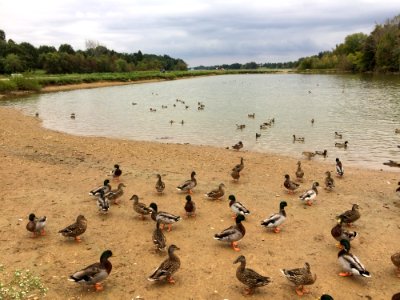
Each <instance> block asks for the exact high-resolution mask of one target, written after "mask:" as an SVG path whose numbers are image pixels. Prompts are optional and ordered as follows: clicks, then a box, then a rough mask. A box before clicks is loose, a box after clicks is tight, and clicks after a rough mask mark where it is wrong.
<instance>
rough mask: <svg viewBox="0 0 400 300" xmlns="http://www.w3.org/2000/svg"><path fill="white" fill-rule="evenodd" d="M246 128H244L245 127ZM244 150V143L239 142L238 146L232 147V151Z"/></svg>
mask: <svg viewBox="0 0 400 300" xmlns="http://www.w3.org/2000/svg"><path fill="white" fill-rule="evenodd" d="M243 128H244V127H243ZM242 148H243V143H242V141H239V142H237V144H235V145H233V146H232V149H235V150H238V151H239V150H240V149H242Z"/></svg>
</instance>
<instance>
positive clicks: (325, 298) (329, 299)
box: [318, 294, 334, 300]
mask: <svg viewBox="0 0 400 300" xmlns="http://www.w3.org/2000/svg"><path fill="white" fill-rule="evenodd" d="M318 300H334V299H333V297H332V296H331V295H328V294H323V295H322V296H321V297H319V298H318Z"/></svg>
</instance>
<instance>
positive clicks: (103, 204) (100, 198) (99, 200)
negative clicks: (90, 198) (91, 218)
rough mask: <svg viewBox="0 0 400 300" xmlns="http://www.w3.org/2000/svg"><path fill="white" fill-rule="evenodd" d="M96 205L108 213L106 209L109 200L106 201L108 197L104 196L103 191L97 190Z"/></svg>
mask: <svg viewBox="0 0 400 300" xmlns="http://www.w3.org/2000/svg"><path fill="white" fill-rule="evenodd" d="M97 207H98V208H99V211H100V212H102V213H103V214H106V213H108V210H109V209H110V202H109V201H108V198H106V197H105V196H104V192H103V191H99V193H98V194H97Z"/></svg>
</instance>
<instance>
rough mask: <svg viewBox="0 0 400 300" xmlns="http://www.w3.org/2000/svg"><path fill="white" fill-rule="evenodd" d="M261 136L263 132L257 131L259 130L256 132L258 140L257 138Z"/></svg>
mask: <svg viewBox="0 0 400 300" xmlns="http://www.w3.org/2000/svg"><path fill="white" fill-rule="evenodd" d="M259 137H261V133H257V132H256V140H257V139H258V138H259Z"/></svg>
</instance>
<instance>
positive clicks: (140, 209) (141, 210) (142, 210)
mask: <svg viewBox="0 0 400 300" xmlns="http://www.w3.org/2000/svg"><path fill="white" fill-rule="evenodd" d="M129 200H133V210H134V211H135V212H137V213H138V214H139V215H140V216H141V218H142V220H144V216H146V215H149V214H151V212H152V209H151V208H150V207H148V206H147V205H146V204H144V203H142V202H139V197H138V195H132V197H131V198H130V199H129Z"/></svg>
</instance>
